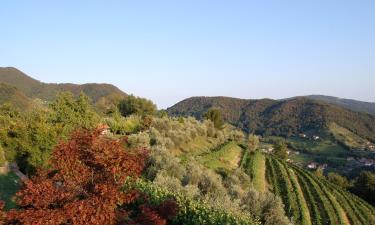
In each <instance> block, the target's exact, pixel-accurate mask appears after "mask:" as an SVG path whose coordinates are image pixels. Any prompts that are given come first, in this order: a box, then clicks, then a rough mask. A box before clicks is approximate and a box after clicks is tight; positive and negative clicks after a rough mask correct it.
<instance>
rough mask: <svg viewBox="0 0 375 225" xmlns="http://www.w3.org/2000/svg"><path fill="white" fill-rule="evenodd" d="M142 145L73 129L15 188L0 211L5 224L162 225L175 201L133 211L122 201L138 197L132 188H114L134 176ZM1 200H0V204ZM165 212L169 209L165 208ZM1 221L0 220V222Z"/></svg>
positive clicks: (142, 158) (142, 162) (172, 212)
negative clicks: (13, 204)
mask: <svg viewBox="0 0 375 225" xmlns="http://www.w3.org/2000/svg"><path fill="white" fill-rule="evenodd" d="M146 158H147V151H146V150H145V149H138V150H131V149H125V148H124V147H123V145H122V144H121V143H120V142H118V141H116V140H113V139H110V138H108V137H105V136H103V135H101V130H100V129H97V130H94V131H85V130H81V131H77V132H75V133H73V134H72V136H71V139H70V140H69V141H67V142H63V143H61V144H59V145H58V146H57V147H56V148H55V150H54V152H53V155H52V157H51V168H50V169H49V170H48V171H46V170H39V171H38V172H37V174H36V176H34V177H32V178H31V179H30V181H28V182H26V183H25V184H24V187H23V188H22V189H21V190H20V191H19V192H18V193H17V198H18V200H17V205H18V206H19V209H17V210H11V211H9V212H7V213H6V214H4V213H0V221H1V218H2V220H3V221H4V222H3V223H5V224H25V225H28V224H30V225H31V224H33V225H35V224H41V225H42V224H43V225H45V224H46V225H47V224H53V225H55V224H56V225H57V224H77V225H86V224H88V225H90V224H92V225H103V224H104V225H105V224H109V225H110V224H144V225H146V224H147V225H162V224H166V221H167V219H170V216H174V215H176V210H177V208H178V207H177V205H176V203H175V202H174V201H168V202H165V203H162V204H160V205H159V206H151V205H149V204H148V203H147V202H146V203H144V204H143V205H141V206H140V207H139V210H138V211H139V212H137V213H136V215H137V216H136V218H135V219H133V220H132V219H130V218H129V215H131V214H134V212H130V210H129V211H126V210H124V208H126V207H124V206H127V205H129V204H133V203H134V202H135V201H136V200H139V198H140V197H141V193H139V192H138V191H136V190H129V191H127V192H123V191H120V189H121V187H122V185H123V184H124V183H125V181H126V180H128V179H136V178H138V177H139V176H140V175H141V172H142V170H143V168H144V166H145V160H146ZM2 206H3V204H2V203H0V207H2ZM167 211H169V212H170V213H169V212H167ZM0 224H1V222H0Z"/></svg>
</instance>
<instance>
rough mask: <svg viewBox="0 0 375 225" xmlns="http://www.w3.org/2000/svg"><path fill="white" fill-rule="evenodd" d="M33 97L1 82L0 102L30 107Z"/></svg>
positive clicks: (25, 107) (22, 107)
mask: <svg viewBox="0 0 375 225" xmlns="http://www.w3.org/2000/svg"><path fill="white" fill-rule="evenodd" d="M30 102H31V99H29V98H28V97H27V96H26V95H25V94H24V93H22V92H21V91H20V90H18V89H17V88H16V87H13V86H10V85H8V84H4V83H0V104H1V103H9V104H11V105H13V106H15V107H16V108H19V109H27V108H29V107H30Z"/></svg>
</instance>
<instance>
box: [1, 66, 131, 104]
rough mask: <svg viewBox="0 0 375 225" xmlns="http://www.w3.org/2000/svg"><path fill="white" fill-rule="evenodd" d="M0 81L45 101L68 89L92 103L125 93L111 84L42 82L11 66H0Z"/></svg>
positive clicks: (30, 96)
mask: <svg viewBox="0 0 375 225" xmlns="http://www.w3.org/2000/svg"><path fill="white" fill-rule="evenodd" d="M0 83H4V84H7V85H11V86H14V87H16V88H17V89H18V90H19V91H21V92H23V93H24V94H25V96H27V97H28V98H39V99H42V100H46V101H50V100H53V99H54V98H55V97H56V94H57V93H58V92H62V91H70V92H72V93H73V94H74V95H79V94H80V93H81V92H83V93H85V94H86V95H88V96H89V97H90V98H91V99H92V101H93V102H94V103H95V102H98V101H99V100H101V98H107V97H109V98H113V97H115V96H119V97H121V96H126V93H124V92H123V91H121V90H120V89H118V88H117V87H116V86H114V85H111V84H97V83H89V84H81V85H79V84H71V83H61V84H53V83H43V82H40V81H38V80H35V79H33V78H31V77H29V76H28V75H26V74H25V73H23V72H21V71H20V70H18V69H16V68H13V67H0Z"/></svg>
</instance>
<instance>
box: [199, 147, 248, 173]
mask: <svg viewBox="0 0 375 225" xmlns="http://www.w3.org/2000/svg"><path fill="white" fill-rule="evenodd" d="M241 156H242V148H241V147H240V146H238V145H237V143H235V142H229V143H227V144H225V145H224V146H223V147H221V148H220V149H218V150H215V151H212V152H210V153H207V154H204V155H202V156H201V157H200V159H199V160H201V162H202V163H203V164H204V165H205V166H207V167H208V168H211V169H219V168H223V169H227V170H232V169H236V168H237V167H238V164H239V162H240V161H241Z"/></svg>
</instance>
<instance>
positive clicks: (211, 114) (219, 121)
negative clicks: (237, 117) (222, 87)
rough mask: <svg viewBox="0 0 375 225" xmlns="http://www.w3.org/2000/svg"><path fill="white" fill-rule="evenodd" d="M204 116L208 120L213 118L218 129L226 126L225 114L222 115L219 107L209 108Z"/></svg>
mask: <svg viewBox="0 0 375 225" xmlns="http://www.w3.org/2000/svg"><path fill="white" fill-rule="evenodd" d="M204 117H205V118H206V119H207V120H211V121H212V122H213V123H214V125H215V128H216V129H222V128H223V126H224V119H223V116H222V115H221V112H220V110H219V109H210V110H208V111H207V112H206V113H205V114H204Z"/></svg>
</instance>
